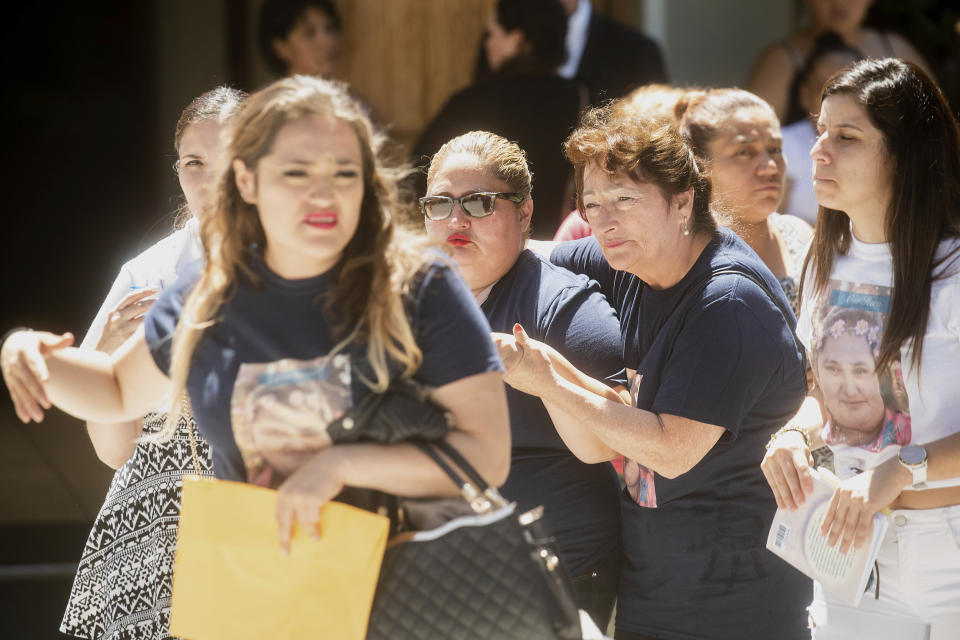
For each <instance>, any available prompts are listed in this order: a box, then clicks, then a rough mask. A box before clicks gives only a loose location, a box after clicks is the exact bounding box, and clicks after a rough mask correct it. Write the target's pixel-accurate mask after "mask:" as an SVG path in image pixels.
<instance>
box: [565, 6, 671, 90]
mask: <svg viewBox="0 0 960 640" xmlns="http://www.w3.org/2000/svg"><path fill="white" fill-rule="evenodd" d="M561 4H563V8H564V10H565V11H566V13H567V61H566V62H565V63H564V64H563V66H561V67H560V68H559V69H558V70H557V72H558V73H559V74H560V75H561V76H563V77H564V78H572V79H573V80H576V81H577V82H582V83H583V84H585V85H586V86H587V90H588V91H589V92H590V102H591V103H592V104H596V103H598V102H602V101H603V100H609V99H612V98H620V97H622V96H624V95H626V94H627V92H629V91H630V90H631V89H635V88H636V87H640V86H643V85H645V84H652V83H664V82H667V70H666V65H665V64H664V62H663V55H662V54H661V53H660V47H659V46H657V43H656V42H655V41H654V40H653V39H651V38H648V37H647V36H645V35H644V34H642V33H640V32H639V31H637V30H635V29H631V28H629V27H626V26H624V25H622V24H620V23H619V22H616V21H614V20H611V19H610V18H607V17H606V16H604V15H603V14H601V13H598V12H596V11H594V10H593V7H592V6H591V5H590V0H561Z"/></svg>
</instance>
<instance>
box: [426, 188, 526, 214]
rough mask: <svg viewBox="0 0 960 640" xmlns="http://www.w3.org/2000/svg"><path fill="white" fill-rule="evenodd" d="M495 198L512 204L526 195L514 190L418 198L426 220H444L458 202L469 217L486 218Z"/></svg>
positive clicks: (524, 198)
mask: <svg viewBox="0 0 960 640" xmlns="http://www.w3.org/2000/svg"><path fill="white" fill-rule="evenodd" d="M497 198H503V199H504V200H509V201H510V202H512V203H514V204H520V203H521V202H523V201H524V200H526V196H522V195H520V194H519V193H516V192H514V191H504V192H500V193H494V192H492V191H478V192H477V193H465V194H463V195H462V196H460V197H459V198H451V197H450V196H425V197H423V198H420V211H422V212H423V216H424V217H425V218H426V219H427V220H446V219H447V218H449V217H450V214H452V213H453V207H454V205H456V204H459V205H460V207H461V208H462V209H463V210H464V211H466V212H467V215H468V216H470V217H471V218H486V217H487V216H488V215H490V214H491V213H493V210H494V208H496V206H497Z"/></svg>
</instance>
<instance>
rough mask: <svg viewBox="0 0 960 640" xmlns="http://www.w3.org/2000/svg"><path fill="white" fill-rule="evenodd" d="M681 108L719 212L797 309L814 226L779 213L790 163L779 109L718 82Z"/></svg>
mask: <svg viewBox="0 0 960 640" xmlns="http://www.w3.org/2000/svg"><path fill="white" fill-rule="evenodd" d="M676 112H677V116H678V117H680V132H681V133H682V134H683V135H684V136H685V137H686V138H687V139H688V140H690V143H691V146H692V148H693V152H694V154H695V155H696V156H697V159H698V160H699V161H700V162H701V164H702V166H703V167H704V168H705V169H706V170H707V171H708V172H709V174H710V178H711V180H712V182H713V201H712V203H711V206H712V209H713V211H714V212H716V213H717V214H718V215H719V216H720V218H721V220H725V221H727V222H728V223H729V226H730V227H731V229H732V230H733V231H735V232H736V233H737V235H739V236H740V237H741V238H743V240H744V241H746V243H747V244H748V245H749V246H750V248H751V249H753V250H754V251H755V252H756V253H757V255H758V256H760V259H761V260H763V262H764V264H765V265H766V266H767V268H768V269H770V271H771V272H772V273H773V275H774V276H776V278H777V280H778V281H779V282H780V286H781V287H783V291H784V293H785V294H786V296H787V299H788V300H790V304H791V305H792V306H793V307H794V311H796V308H797V292H798V283H799V281H800V272H801V270H802V266H803V257H804V252H805V250H806V247H807V243H808V242H809V241H810V236H811V235H812V233H813V230H812V229H811V228H810V225H809V224H807V223H806V222H804V221H803V220H801V219H799V218H797V217H795V216H785V215H781V214H779V213H777V212H776V211H777V207H778V205H779V204H780V200H781V198H782V196H783V185H784V178H785V177H786V162H785V161H784V158H783V152H782V145H783V140H782V138H781V136H780V123H779V122H778V121H777V116H776V115H775V114H774V113H773V109H771V108H770V105H768V104H767V103H766V102H764V101H763V100H761V99H760V98H758V97H757V96H755V95H754V94H752V93H750V92H748V91H743V90H742V89H711V90H708V91H696V90H694V91H690V92H688V93H687V94H686V96H685V97H683V98H681V99H680V100H679V101H678V103H677V106H676Z"/></svg>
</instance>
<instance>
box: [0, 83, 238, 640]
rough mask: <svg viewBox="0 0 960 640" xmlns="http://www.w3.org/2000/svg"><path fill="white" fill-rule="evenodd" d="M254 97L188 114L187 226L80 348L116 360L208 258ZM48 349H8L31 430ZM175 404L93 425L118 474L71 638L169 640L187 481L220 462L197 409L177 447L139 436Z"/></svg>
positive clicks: (15, 344)
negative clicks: (220, 175)
mask: <svg viewBox="0 0 960 640" xmlns="http://www.w3.org/2000/svg"><path fill="white" fill-rule="evenodd" d="M245 97H246V94H244V93H243V92H240V91H237V90H235V89H230V88H228V87H218V88H216V89H213V90H211V91H208V92H206V93H204V94H203V95H201V96H199V97H197V98H195V99H194V100H193V101H192V102H190V104H189V105H187V107H186V108H185V109H184V110H183V113H182V114H181V115H180V119H179V120H178V121H177V126H176V129H175V132H174V148H175V149H176V152H177V161H176V164H175V165H174V169H175V170H176V172H177V176H178V177H179V179H180V187H181V188H182V189H183V195H184V198H185V204H184V206H183V207H182V208H181V211H180V215H179V216H178V218H179V219H178V224H182V225H183V226H182V227H181V228H180V229H179V230H177V231H175V232H174V233H173V234H172V235H170V236H167V237H166V238H164V239H163V240H161V241H160V242H158V243H157V244H155V245H154V246H152V247H150V248H149V249H147V250H146V251H144V252H143V253H141V254H140V255H138V256H137V257H135V258H134V259H132V260H130V261H129V262H128V263H126V264H125V265H124V266H123V268H122V269H121V270H120V273H119V275H118V276H117V279H116V281H115V282H114V283H113V286H112V287H111V288H110V292H109V293H108V294H107V298H106V300H104V302H103V305H102V306H101V308H100V311H99V312H98V313H97V315H96V317H95V318H94V320H93V323H92V324H91V326H90V329H89V330H88V331H87V334H86V337H85V338H84V340H83V342H82V344H81V345H80V348H81V349H90V350H96V351H102V352H104V353H113V352H114V351H115V350H116V349H117V348H118V347H119V346H120V345H121V344H123V343H124V342H125V341H126V339H127V338H129V337H130V336H131V335H133V333H134V332H135V331H136V330H137V328H139V327H140V326H141V325H142V324H143V318H144V315H145V314H146V313H147V311H148V310H149V309H150V307H151V305H152V304H153V301H154V300H155V299H156V296H157V294H158V293H159V292H160V290H161V289H162V288H163V287H165V286H169V285H172V284H173V283H174V281H176V279H177V274H178V273H179V272H180V271H181V270H183V269H184V268H185V267H186V266H187V265H189V264H191V263H193V262H195V261H197V260H199V259H201V258H202V256H203V251H202V248H201V246H200V237H199V233H198V227H199V224H198V216H200V215H202V212H203V206H204V201H205V199H206V195H207V190H208V187H209V184H210V182H211V178H212V172H211V167H212V165H213V163H214V160H215V159H216V155H217V153H218V152H219V146H220V132H221V129H222V128H223V125H224V123H225V121H226V120H227V119H228V118H230V117H231V116H232V115H233V113H234V112H235V111H236V110H237V109H238V108H239V107H240V105H241V103H242V102H243V100H244V99H245ZM44 348H45V345H44V338H43V337H42V336H41V334H39V333H34V332H32V331H20V332H16V333H13V334H11V335H10V336H9V337H8V338H7V339H6V340H5V341H4V343H3V347H2V349H0V362H2V365H3V366H2V368H3V378H4V382H5V383H6V385H7V388H8V389H9V390H10V394H11V397H12V399H13V401H14V407H15V409H16V412H17V415H18V417H19V418H20V419H21V420H22V421H23V422H29V421H30V420H31V419H32V420H35V421H38V422H39V421H40V420H42V419H43V417H44V411H45V410H47V409H49V408H50V406H51V405H50V402H49V400H48V398H47V395H46V393H44V391H43V389H42V385H41V382H40V380H41V378H42V377H41V376H40V375H38V362H39V361H41V360H42V358H43V356H42V355H41V351H42V350H43V349H44ZM168 406H169V401H166V400H165V401H164V402H162V403H160V404H159V405H158V406H157V408H156V409H155V410H154V411H151V412H150V413H148V414H146V415H145V416H144V417H143V418H142V419H139V420H134V421H130V422H124V423H119V424H117V423H98V422H94V421H87V433H88V434H89V436H90V440H91V442H92V443H93V446H94V449H95V450H96V452H97V456H98V457H99V458H100V459H101V460H102V461H103V462H104V464H107V465H109V466H110V467H113V468H114V469H117V472H116V474H115V475H114V477H113V480H112V481H111V483H110V487H109V489H108V490H107V496H106V499H105V500H104V503H103V506H102V507H101V509H100V511H99V513H98V514H97V517H96V520H95V521H94V524H93V529H92V530H91V532H90V535H89V537H88V539H87V544H86V546H85V547H84V549H83V555H82V557H81V559H80V564H79V567H78V569H77V575H76V578H75V579H74V583H73V589H72V591H71V593H70V599H69V601H68V602H67V610H66V612H65V613H64V617H63V622H62V623H61V625H60V631H62V632H63V633H65V634H68V635H71V636H77V637H80V638H95V639H98V640H127V639H131V640H132V639H136V640H163V639H166V638H168V637H169V633H168V630H169V622H170V595H171V589H172V587H171V578H172V575H173V558H174V552H175V550H176V543H177V530H178V523H179V513H180V491H181V488H182V483H183V480H182V478H183V475H184V474H185V473H198V472H199V473H202V474H208V473H210V472H211V458H210V447H209V445H208V444H207V442H206V441H205V440H204V439H203V438H201V437H200V435H199V433H198V432H197V426H196V422H195V420H194V417H193V415H192V414H191V413H190V412H189V411H188V410H184V411H183V415H182V416H181V417H180V420H179V421H178V423H177V428H176V432H175V433H174V435H173V437H172V439H171V440H170V441H168V442H166V443H165V444H156V443H151V442H148V441H146V440H143V439H142V436H143V435H145V434H153V433H156V432H157V431H159V430H160V428H161V427H162V426H163V425H164V424H165V423H166V421H167V408H168ZM198 467H199V469H198Z"/></svg>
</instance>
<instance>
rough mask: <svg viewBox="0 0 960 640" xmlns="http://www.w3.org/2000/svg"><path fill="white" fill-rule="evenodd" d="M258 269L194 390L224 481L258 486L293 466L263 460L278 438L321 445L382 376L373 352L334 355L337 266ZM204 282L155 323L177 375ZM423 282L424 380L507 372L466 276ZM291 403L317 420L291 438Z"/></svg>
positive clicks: (185, 284) (170, 293)
mask: <svg viewBox="0 0 960 640" xmlns="http://www.w3.org/2000/svg"><path fill="white" fill-rule="evenodd" d="M253 267H254V269H255V271H256V273H257V275H258V276H259V278H260V281H261V283H260V286H259V287H254V286H252V285H251V284H249V283H246V282H243V281H241V282H239V283H238V284H237V287H236V291H235V292H234V294H233V295H232V296H231V297H230V298H229V300H228V301H227V302H226V303H225V304H224V305H223V307H222V309H221V310H220V313H219V316H218V318H219V319H218V321H217V322H216V323H215V324H214V325H213V326H212V327H210V328H209V329H207V330H206V331H205V332H204V335H203V337H202V339H201V341H200V343H199V344H198V346H197V348H196V351H195V353H194V356H193V361H192V364H191V367H190V374H189V377H188V381H187V390H188V392H189V395H190V400H191V403H192V405H193V413H194V415H195V416H196V419H197V423H198V425H199V427H200V431H201V432H202V434H203V436H204V437H205V438H206V439H207V440H208V441H209V442H210V444H211V445H212V448H213V462H214V472H215V474H216V475H217V477H219V478H225V479H229V480H238V481H257V480H256V479H255V478H254V476H255V475H256V474H257V473H260V472H263V470H264V469H265V468H267V467H271V466H272V467H275V468H276V469H277V470H280V468H281V467H282V466H283V465H285V464H287V463H289V462H290V458H289V456H290V455H291V454H290V452H289V451H288V450H285V449H283V446H275V447H274V448H275V449H276V450H277V453H276V454H275V455H273V457H272V458H271V456H270V455H263V454H264V451H265V450H267V449H269V448H270V447H271V445H276V443H277V442H278V441H279V440H278V439H280V440H282V439H284V438H285V439H286V445H287V446H288V447H289V446H293V447H297V446H300V447H302V448H304V449H309V448H310V447H315V446H316V445H315V444H311V443H312V442H315V440H311V438H313V437H315V436H316V431H317V428H318V427H319V428H320V430H322V427H324V426H325V425H326V423H327V422H328V421H329V420H330V419H332V417H335V416H336V415H337V413H338V412H341V411H342V410H343V409H345V408H347V407H349V406H351V404H352V403H355V402H356V401H357V400H359V399H360V398H362V397H363V396H364V395H365V394H367V393H370V389H369V387H367V386H366V384H364V382H363V381H362V378H364V377H365V378H366V379H368V380H369V379H372V376H373V371H372V368H371V367H370V365H369V363H368V361H367V359H366V355H365V348H366V345H359V346H358V345H356V344H351V345H349V346H348V347H347V348H345V349H344V350H343V351H342V352H341V353H342V354H343V355H344V356H346V357H339V356H337V357H334V358H328V357H327V355H328V354H329V352H330V350H331V349H332V348H333V347H334V346H335V344H336V343H337V340H336V339H335V337H334V336H333V335H331V330H330V326H329V324H330V323H329V320H328V317H327V314H326V313H325V312H324V310H323V304H322V300H321V296H322V295H323V294H324V293H325V292H327V291H328V290H329V289H330V287H331V285H332V284H333V283H334V282H335V278H336V275H337V270H336V269H334V270H331V271H328V272H327V273H325V274H323V275H320V276H316V277H313V278H307V279H303V280H286V279H284V278H281V277H280V276H278V275H276V274H274V273H273V272H271V271H270V270H269V269H268V268H267V267H266V265H265V264H263V263H262V262H261V261H259V260H256V261H254V264H253ZM199 273H200V267H199V265H196V266H194V267H193V268H191V269H187V270H186V272H185V273H184V274H183V275H182V276H181V277H180V278H179V279H178V280H177V282H176V283H175V284H174V285H173V286H172V287H169V288H167V289H165V290H164V292H163V294H162V295H161V296H160V299H159V300H157V302H156V303H155V304H154V305H153V306H152V307H151V308H150V311H149V312H148V313H147V316H146V319H145V321H144V328H145V330H146V337H147V343H148V345H149V347H150V352H151V354H152V355H153V358H154V360H155V361H156V363H157V366H158V367H159V368H160V369H161V370H162V371H164V372H165V373H166V372H169V366H170V342H171V341H170V339H171V337H172V335H173V331H174V328H175V327H176V323H177V321H178V319H179V318H180V314H181V313H182V311H183V304H184V300H185V297H186V295H187V294H188V292H189V291H190V289H191V288H192V286H193V284H194V283H195V282H196V280H197V278H198V277H199ZM418 282H419V286H418V287H417V288H416V290H415V291H414V292H413V293H412V300H411V304H410V305H409V313H410V316H411V317H410V321H411V326H412V328H413V332H414V337H415V339H416V342H417V345H418V346H419V347H420V349H421V351H422V352H423V364H422V365H421V366H420V369H419V370H418V371H417V373H416V375H415V376H414V377H415V378H416V379H417V380H418V381H420V382H422V383H424V384H426V385H430V386H433V387H440V386H442V385H445V384H448V383H450V382H454V381H456V380H459V379H461V378H465V377H467V376H471V375H474V374H478V373H483V372H486V371H499V370H501V369H502V367H501V365H500V359H499V356H498V354H497V351H496V349H495V347H494V346H493V343H492V342H491V340H490V336H489V332H490V326H489V325H488V324H487V321H486V319H485V318H484V317H483V315H482V314H481V313H480V311H479V309H477V305H476V303H475V302H474V299H473V296H472V294H471V292H470V290H469V289H468V288H467V286H466V284H465V283H464V282H463V281H462V280H461V279H460V277H459V276H458V275H456V274H455V273H454V272H453V271H451V270H450V269H449V268H448V267H446V266H442V265H440V264H434V265H431V266H429V267H427V269H426V271H425V273H424V276H423V278H422V279H419V280H418ZM281 404H282V405H284V406H285V407H289V406H293V407H300V408H301V409H303V413H304V414H308V413H309V412H310V411H313V414H312V416H313V419H312V420H310V421H306V422H307V424H305V425H303V428H302V429H301V430H300V432H297V433H294V434H293V435H291V434H290V433H289V430H287V431H286V432H284V431H283V429H284V428H285V426H286V425H281V424H279V423H282V422H284V419H274V420H272V421H271V415H275V414H271V410H272V409H274V408H275V407H277V406H278V405H281ZM318 413H319V415H320V416H321V419H320V420H317V419H316V416H317V415H318ZM238 440H239V442H240V444H239V446H238ZM290 443H292V444H290ZM282 444H284V442H281V445H282ZM241 449H243V452H241ZM284 456H288V457H287V458H284ZM286 475H288V473H287V474H286ZM267 484H274V485H275V484H276V482H268V483H267Z"/></svg>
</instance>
